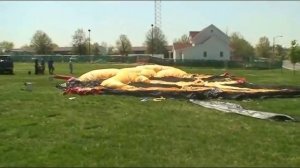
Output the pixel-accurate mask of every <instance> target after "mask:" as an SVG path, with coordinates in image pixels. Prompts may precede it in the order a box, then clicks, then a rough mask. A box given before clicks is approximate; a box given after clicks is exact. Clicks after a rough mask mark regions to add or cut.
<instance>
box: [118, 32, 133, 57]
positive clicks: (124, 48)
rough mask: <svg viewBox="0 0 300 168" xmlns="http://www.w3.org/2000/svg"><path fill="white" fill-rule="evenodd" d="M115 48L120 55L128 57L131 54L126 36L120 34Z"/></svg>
mask: <svg viewBox="0 0 300 168" xmlns="http://www.w3.org/2000/svg"><path fill="white" fill-rule="evenodd" d="M116 46H117V48H118V50H119V52H120V54H121V55H125V56H128V54H129V53H130V52H131V43H130V41H129V39H128V38H127V36H126V35H124V34H122V35H120V37H119V40H117V42H116Z"/></svg>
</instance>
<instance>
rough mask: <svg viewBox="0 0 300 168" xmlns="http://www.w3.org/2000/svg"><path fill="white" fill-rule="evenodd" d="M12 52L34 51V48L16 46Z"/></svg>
mask: <svg viewBox="0 0 300 168" xmlns="http://www.w3.org/2000/svg"><path fill="white" fill-rule="evenodd" d="M10 51H11V52H34V50H33V49H32V48H14V49H11V50H10Z"/></svg>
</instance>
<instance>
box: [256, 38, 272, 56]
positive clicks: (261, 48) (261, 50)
mask: <svg viewBox="0 0 300 168" xmlns="http://www.w3.org/2000/svg"><path fill="white" fill-rule="evenodd" d="M255 52H256V55H257V56H258V57H263V58H271V55H272V53H271V52H270V41H269V39H268V38H267V37H265V36H264V37H261V38H260V39H259V42H258V44H257V45H256V48H255Z"/></svg>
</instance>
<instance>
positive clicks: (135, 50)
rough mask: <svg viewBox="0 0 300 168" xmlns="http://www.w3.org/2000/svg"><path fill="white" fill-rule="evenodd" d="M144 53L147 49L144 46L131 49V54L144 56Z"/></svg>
mask: <svg viewBox="0 0 300 168" xmlns="http://www.w3.org/2000/svg"><path fill="white" fill-rule="evenodd" d="M146 51H147V47H145V46H137V47H131V53H132V54H146Z"/></svg>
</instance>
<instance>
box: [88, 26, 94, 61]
mask: <svg viewBox="0 0 300 168" xmlns="http://www.w3.org/2000/svg"><path fill="white" fill-rule="evenodd" d="M88 31H89V56H90V57H91V36H90V33H91V29H89V30H88ZM90 59H91V60H90V61H91V63H92V62H93V60H92V57H91V58H90Z"/></svg>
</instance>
